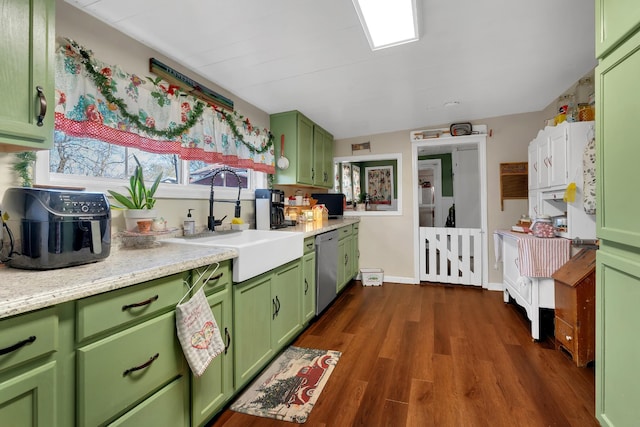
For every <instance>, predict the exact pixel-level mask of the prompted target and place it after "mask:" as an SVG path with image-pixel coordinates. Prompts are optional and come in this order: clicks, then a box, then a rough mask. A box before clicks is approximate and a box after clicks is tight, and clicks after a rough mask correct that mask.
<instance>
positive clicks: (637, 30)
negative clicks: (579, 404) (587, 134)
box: [596, 0, 640, 427]
mask: <svg viewBox="0 0 640 427" xmlns="http://www.w3.org/2000/svg"><path fill="white" fill-rule="evenodd" d="M596 54H597V56H598V58H599V60H600V63H599V65H598V67H597V68H596V162H597V166H596V170H597V181H596V182H597V190H596V191H597V213H596V217H597V236H598V238H599V239H600V241H601V244H600V250H599V251H598V254H597V265H596V274H597V284H596V416H597V418H598V420H599V421H600V423H601V425H603V426H616V427H626V426H636V425H638V420H640V406H639V405H638V401H640V386H639V385H638V384H640V369H638V361H639V360H640V340H638V330H639V329H640V316H639V315H638V314H637V313H638V307H639V306H640V221H638V212H640V199H639V198H638V197H636V195H635V192H634V191H633V190H631V188H634V187H635V186H634V184H635V183H637V182H638V178H637V176H636V174H635V171H636V170H637V167H638V159H639V158H640V144H638V141H637V139H638V138H637V134H638V131H637V129H636V128H635V125H636V123H637V121H638V120H637V118H638V111H640V79H639V78H638V76H640V2H638V1H637V0H596ZM630 186H631V187H630Z"/></svg>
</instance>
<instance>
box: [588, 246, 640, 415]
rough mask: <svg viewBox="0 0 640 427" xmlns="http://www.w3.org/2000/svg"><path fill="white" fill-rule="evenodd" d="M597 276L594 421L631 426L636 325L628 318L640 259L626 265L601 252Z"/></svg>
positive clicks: (639, 410) (639, 350)
mask: <svg viewBox="0 0 640 427" xmlns="http://www.w3.org/2000/svg"><path fill="white" fill-rule="evenodd" d="M596 274H597V276H598V280H597V282H596V318H597V319H598V321H597V323H596V392H597V393H596V415H597V417H598V420H599V421H600V424H601V425H603V426H619V427H622V426H635V425H638V420H640V406H638V396H639V393H638V384H640V370H638V369H637V365H638V360H640V341H639V340H638V339H636V338H635V337H636V335H637V331H638V328H639V327H640V321H638V317H636V316H634V315H632V313H635V312H636V311H637V309H638V301H640V255H639V254H638V252H636V253H635V259H630V258H628V257H627V256H626V254H625V253H615V252H614V251H613V250H612V249H610V248H609V247H607V246H602V247H601V250H599V251H598V253H597V264H596ZM602 362H604V363H602Z"/></svg>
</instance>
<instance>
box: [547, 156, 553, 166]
mask: <svg viewBox="0 0 640 427" xmlns="http://www.w3.org/2000/svg"><path fill="white" fill-rule="evenodd" d="M551 159H553V156H551V157H549V158H548V160H549V167H552V166H553V165H552V164H551Z"/></svg>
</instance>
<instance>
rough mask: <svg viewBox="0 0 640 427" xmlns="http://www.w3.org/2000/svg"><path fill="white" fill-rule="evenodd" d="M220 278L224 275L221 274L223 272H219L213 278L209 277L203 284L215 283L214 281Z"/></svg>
mask: <svg viewBox="0 0 640 427" xmlns="http://www.w3.org/2000/svg"><path fill="white" fill-rule="evenodd" d="M222 276H224V273H223V272H220V273H218V274H216V275H215V276H213V277H209V278H208V279H207V280H205V281H204V283H209V282H210V281H211V282H213V281H215V280H218V279H220V278H221V277H222Z"/></svg>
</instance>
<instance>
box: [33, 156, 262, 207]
mask: <svg viewBox="0 0 640 427" xmlns="http://www.w3.org/2000/svg"><path fill="white" fill-rule="evenodd" d="M248 171H249V175H250V176H249V187H248V188H243V189H242V190H241V191H240V199H241V200H254V199H255V189H256V188H267V179H268V178H267V177H268V175H267V174H266V173H264V172H256V171H254V170H253V169H248ZM180 172H181V173H180V182H178V183H175V184H166V183H160V185H159V186H158V191H157V192H156V194H155V197H156V198H157V199H176V200H181V199H208V198H209V194H210V187H209V186H207V185H197V184H189V183H188V182H184V180H185V179H186V177H188V176H189V164H188V161H187V160H182V159H180ZM34 183H35V184H37V185H46V186H52V187H83V188H84V189H85V190H86V191H91V192H101V193H105V194H108V193H107V190H115V191H122V190H123V189H124V188H125V187H127V186H128V185H129V182H128V181H127V180H126V179H115V178H100V177H90V176H79V175H66V176H65V175H64V174H58V173H51V172H50V171H49V151H48V150H43V151H39V152H37V153H36V162H35V165H34ZM214 188H215V192H216V198H217V199H234V200H235V199H236V198H237V197H238V189H237V188H233V187H218V186H216V187H214Z"/></svg>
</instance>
